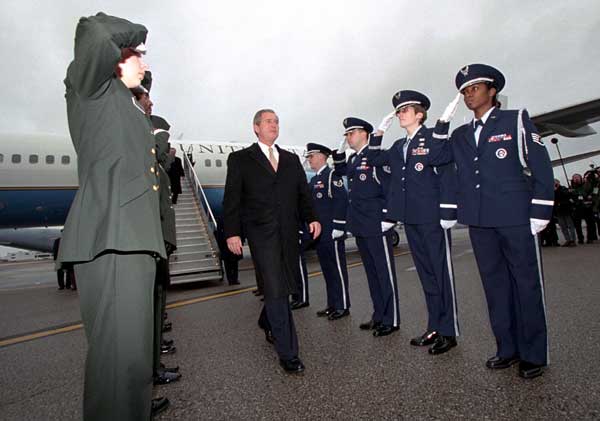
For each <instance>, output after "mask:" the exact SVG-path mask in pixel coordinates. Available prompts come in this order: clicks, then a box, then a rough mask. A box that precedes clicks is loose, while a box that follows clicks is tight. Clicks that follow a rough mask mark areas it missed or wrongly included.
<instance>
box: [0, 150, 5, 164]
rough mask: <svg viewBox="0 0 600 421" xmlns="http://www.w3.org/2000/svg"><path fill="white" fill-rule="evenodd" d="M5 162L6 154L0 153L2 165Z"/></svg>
mask: <svg viewBox="0 0 600 421" xmlns="http://www.w3.org/2000/svg"><path fill="white" fill-rule="evenodd" d="M3 162H4V154H1V153H0V164H2V163H3Z"/></svg>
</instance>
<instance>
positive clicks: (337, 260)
mask: <svg viewBox="0 0 600 421" xmlns="http://www.w3.org/2000/svg"><path fill="white" fill-rule="evenodd" d="M317 257H318V258H319V264H320V265H321V270H322V271H323V277H324V278H325V286H326V288H327V308H330V309H334V310H347V309H349V308H350V294H349V293H348V268H347V267H346V245H345V242H344V239H343V238H340V239H337V240H329V241H322V240H321V241H319V242H318V243H317Z"/></svg>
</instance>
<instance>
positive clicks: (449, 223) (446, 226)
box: [440, 219, 456, 230]
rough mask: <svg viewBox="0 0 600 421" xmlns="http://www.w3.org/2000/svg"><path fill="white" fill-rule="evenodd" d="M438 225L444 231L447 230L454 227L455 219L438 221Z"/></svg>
mask: <svg viewBox="0 0 600 421" xmlns="http://www.w3.org/2000/svg"><path fill="white" fill-rule="evenodd" d="M440 225H441V226H442V228H444V229H445V230H449V229H450V228H452V227H454V225H456V219H453V220H452V221H449V220H447V219H440Z"/></svg>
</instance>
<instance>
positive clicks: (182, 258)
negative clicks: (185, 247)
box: [170, 248, 215, 265]
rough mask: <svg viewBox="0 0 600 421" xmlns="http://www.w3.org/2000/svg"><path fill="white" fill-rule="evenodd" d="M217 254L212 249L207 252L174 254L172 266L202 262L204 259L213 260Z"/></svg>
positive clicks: (197, 251) (171, 261) (206, 250)
mask: <svg viewBox="0 0 600 421" xmlns="http://www.w3.org/2000/svg"><path fill="white" fill-rule="evenodd" d="M214 254H215V253H214V252H213V251H212V250H211V249H210V248H208V249H205V250H195V251H193V252H190V253H179V254H178V253H174V254H173V255H172V256H171V260H170V263H171V265H175V264H178V263H187V262H193V261H202V260H204V259H213V258H215V255H214Z"/></svg>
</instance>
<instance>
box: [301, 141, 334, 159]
mask: <svg viewBox="0 0 600 421" xmlns="http://www.w3.org/2000/svg"><path fill="white" fill-rule="evenodd" d="M317 152H318V153H322V154H323V155H325V156H329V155H331V149H329V148H328V147H327V146H324V145H319V144H318V143H307V144H306V156H308V155H311V154H313V153H317Z"/></svg>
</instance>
